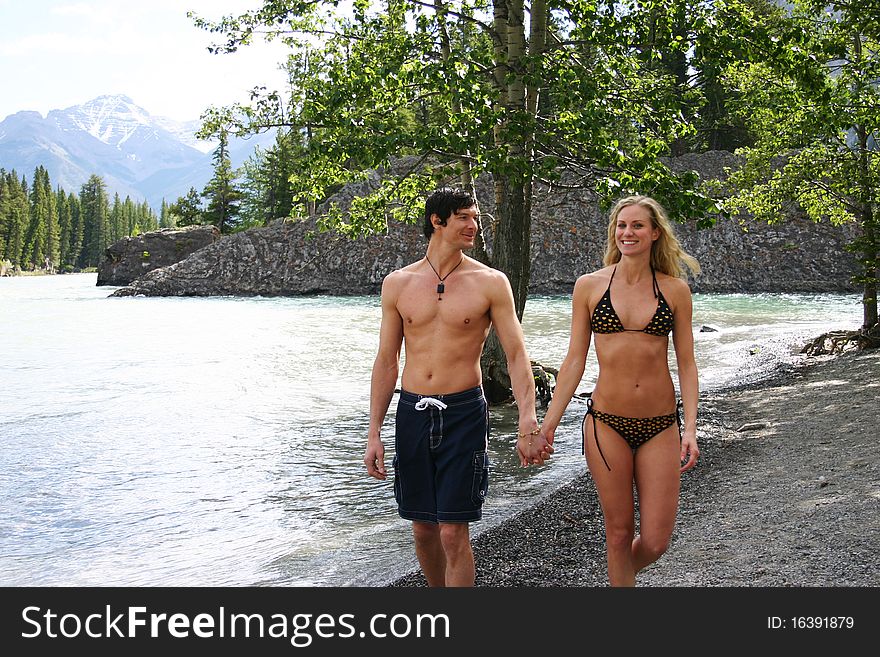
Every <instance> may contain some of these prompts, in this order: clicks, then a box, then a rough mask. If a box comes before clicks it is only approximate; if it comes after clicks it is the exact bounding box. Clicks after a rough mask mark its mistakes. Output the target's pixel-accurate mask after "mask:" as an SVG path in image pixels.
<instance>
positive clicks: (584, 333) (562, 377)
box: [541, 274, 593, 444]
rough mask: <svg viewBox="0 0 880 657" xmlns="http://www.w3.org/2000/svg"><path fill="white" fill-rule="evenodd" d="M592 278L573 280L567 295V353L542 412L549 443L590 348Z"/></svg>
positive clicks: (575, 388)
mask: <svg viewBox="0 0 880 657" xmlns="http://www.w3.org/2000/svg"><path fill="white" fill-rule="evenodd" d="M592 285H593V278H592V276H591V275H589V274H586V275H584V276H581V277H580V278H578V279H577V281H576V282H575V284H574V292H573V293H572V295H571V335H570V337H569V340H568V353H567V354H566V355H565V360H563V361H562V366H561V367H560V368H559V374H558V375H557V377H556V389H555V390H554V391H553V399H552V400H551V401H550V406H548V408H547V412H546V413H545V415H544V422H543V424H542V425H541V433H542V435H543V436H544V438H545V439H546V440H547V442H548V443H550V444H553V435H554V434H555V433H556V428H557V427H558V426H559V422H560V421H561V420H562V414H563V413H565V409H566V408H567V407H568V403H569V402H570V401H571V398H572V396H573V395H574V392H575V390H577V387H578V385H579V384H580V382H581V377H583V375H584V367H585V366H586V361H587V352H588V351H589V349H590V339H591V337H592V329H591V327H590V308H589V303H588V301H589V298H590V290H591V289H592Z"/></svg>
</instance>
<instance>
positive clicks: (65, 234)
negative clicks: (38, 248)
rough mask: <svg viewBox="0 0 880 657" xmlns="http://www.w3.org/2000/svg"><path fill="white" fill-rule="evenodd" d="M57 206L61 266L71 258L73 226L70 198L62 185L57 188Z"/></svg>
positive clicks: (59, 261) (59, 260)
mask: <svg viewBox="0 0 880 657" xmlns="http://www.w3.org/2000/svg"><path fill="white" fill-rule="evenodd" d="M55 206H56V207H57V208H58V258H59V259H58V263H59V265H60V266H61V267H63V266H64V265H66V264H67V263H68V262H69V260H70V230H71V228H72V225H71V219H72V216H71V214H70V200H69V199H68V197H67V192H65V191H64V190H63V189H62V188H61V187H58V188H57V189H56V190H55Z"/></svg>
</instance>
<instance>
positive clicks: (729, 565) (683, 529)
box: [388, 350, 880, 587]
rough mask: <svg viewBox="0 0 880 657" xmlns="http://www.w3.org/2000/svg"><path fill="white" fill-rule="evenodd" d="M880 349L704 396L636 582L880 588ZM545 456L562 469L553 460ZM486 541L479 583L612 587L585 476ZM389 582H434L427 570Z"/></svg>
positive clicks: (483, 537)
mask: <svg viewBox="0 0 880 657" xmlns="http://www.w3.org/2000/svg"><path fill="white" fill-rule="evenodd" d="M878 436H880V350H871V351H863V352H850V353H846V354H843V355H841V356H837V357H834V358H826V359H809V360H807V361H806V362H804V363H802V364H799V365H797V366H794V367H790V368H787V369H785V370H784V371H780V372H777V373H776V374H775V375H773V376H772V377H771V378H769V379H766V380H764V381H761V382H758V383H754V384H749V385H746V386H742V387H738V388H731V389H726V390H722V391H713V392H711V393H704V394H702V395H701V396H700V415H699V418H698V429H697V438H698V442H699V444H700V449H701V457H700V462H699V463H698V465H697V467H696V468H695V469H694V470H692V471H690V472H688V473H686V474H685V475H684V476H683V479H682V488H681V503H680V508H679V515H678V520H677V524H676V529H675V532H674V534H673V537H672V541H671V544H670V547H669V550H668V551H667V553H666V554H665V555H664V556H663V557H662V558H661V559H660V560H659V561H658V562H657V563H655V564H652V565H651V566H649V567H648V568H646V569H645V570H644V571H642V572H641V573H639V575H638V577H637V581H636V584H637V586H650V587H669V586H698V587H721V586H735V587H759V586H763V587H767V586H770V587H783V586H795V587H797V586H803V587H832V586H851V587H853V586H856V587H871V586H878V585H880V570H878V568H877V567H876V559H877V555H878V554H880V441H878ZM543 467H552V462H551V463H550V464H548V465H546V466H543ZM584 471H585V474H583V475H580V476H578V477H577V478H575V479H574V480H573V481H570V482H567V483H565V484H564V485H562V486H560V487H559V488H558V489H557V490H555V491H554V492H552V493H550V494H549V495H546V496H545V497H543V498H541V499H540V500H539V501H538V502H537V503H536V504H535V505H534V506H533V507H531V508H528V509H525V510H523V511H522V512H520V513H519V514H517V515H515V516H513V517H511V518H509V519H508V520H506V521H504V522H502V523H501V524H499V525H496V526H494V527H492V528H490V529H488V530H486V531H485V532H483V533H481V534H478V535H477V536H475V537H474V539H473V548H474V556H475V559H476V565H477V575H476V585H477V586H480V587H592V586H607V584H608V580H607V576H606V572H605V537H604V528H603V522H602V514H601V511H600V509H599V504H598V499H597V497H596V492H595V487H594V486H593V482H592V480H591V479H590V476H589V474H588V473H586V466H585V467H584ZM388 586H395V587H414V586H425V580H424V577H423V576H422V575H421V573H420V572H412V573H408V574H406V575H404V576H402V577H400V578H399V579H397V580H395V581H393V582H390V583H389V584H388Z"/></svg>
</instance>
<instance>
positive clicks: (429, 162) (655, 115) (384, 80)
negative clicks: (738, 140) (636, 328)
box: [196, 0, 713, 388]
mask: <svg viewBox="0 0 880 657" xmlns="http://www.w3.org/2000/svg"><path fill="white" fill-rule="evenodd" d="M336 4H337V3H335V2H333V1H332V0H317V1H316V2H310V3H301V2H297V1H295V0H285V1H277V0H273V1H269V0H266V1H265V2H263V5H262V7H261V8H260V9H258V10H254V11H252V12H248V13H245V14H242V15H240V16H229V17H226V18H224V19H223V20H221V21H219V22H216V23H210V22H207V21H204V20H201V19H198V18H197V19H196V23H197V24H198V25H201V26H202V27H204V28H206V29H208V30H211V31H213V32H214V33H217V34H221V35H222V36H223V38H224V43H223V45H222V46H218V47H217V48H216V50H217V51H218V52H225V51H232V50H235V49H236V48H238V47H239V46H241V45H245V44H247V43H248V42H250V41H251V40H252V39H253V38H254V35H255V34H257V33H265V34H267V36H268V37H270V38H282V39H284V40H285V41H286V42H287V43H288V45H289V46H290V47H291V51H292V58H293V59H294V60H295V61H297V62H299V63H300V64H299V65H298V66H296V67H294V70H292V71H291V69H288V70H289V72H290V73H291V77H292V84H291V87H292V89H294V91H293V92H292V93H291V97H290V99H289V102H287V103H286V102H285V100H286V99H284V98H282V97H280V96H279V94H278V93H268V94H261V93H260V92H259V90H255V93H254V103H252V104H251V105H249V106H236V107H232V108H226V109H223V110H217V109H214V110H211V111H210V112H208V113H207V114H206V116H205V119H206V122H205V131H206V132H208V133H210V132H212V130H213V131H217V130H221V129H226V128H227V126H230V125H231V126H233V129H236V130H239V131H242V132H247V131H253V130H258V129H263V128H265V127H269V126H283V127H287V128H290V129H292V130H297V131H300V133H301V134H302V133H305V134H307V141H306V154H305V157H304V158H303V161H302V166H300V167H298V169H297V170H296V171H294V172H293V173H292V174H291V184H292V187H293V190H294V192H295V194H296V200H297V202H300V203H306V202H312V203H317V202H320V201H322V200H324V199H326V198H327V197H328V196H329V194H330V193H332V191H333V190H334V189H337V188H338V187H339V186H340V185H342V184H344V183H346V182H349V181H353V180H360V179H363V177H364V175H365V173H364V171H365V170H366V169H382V170H384V171H385V172H386V175H385V177H384V178H383V180H382V182H381V183H380V184H379V185H378V187H377V188H376V189H375V191H374V192H373V193H372V194H370V195H369V196H365V197H359V198H356V199H355V200H354V201H353V203H352V205H351V207H350V208H347V209H345V210H344V211H343V209H341V208H338V207H333V206H331V207H330V208H329V210H328V212H327V213H326V214H325V215H323V216H321V217H319V218H318V220H319V226H320V227H322V228H328V229H330V228H332V229H334V230H337V231H339V232H341V233H343V234H347V235H352V236H354V235H360V234H363V233H365V232H371V231H376V230H383V229H384V228H385V227H386V225H387V221H388V220H389V219H390V218H395V219H401V220H413V219H416V218H417V216H418V212H419V207H420V206H421V204H422V199H423V198H424V193H425V191H426V190H428V189H430V188H431V187H434V186H436V185H437V184H438V183H446V182H449V181H450V180H452V179H456V178H457V179H458V180H459V181H460V184H461V185H463V186H465V187H469V188H471V189H473V187H474V180H475V178H476V177H477V176H480V175H483V174H491V176H492V180H493V185H494V189H493V192H494V198H495V214H494V216H493V217H491V221H490V222H489V225H486V226H484V229H486V230H489V229H491V232H492V237H493V239H492V249H491V252H487V251H486V250H485V248H484V245H485V244H486V243H488V242H487V241H486V240H482V241H481V242H480V243H479V244H478V247H477V249H476V253H475V255H476V256H477V257H478V258H480V259H481V260H483V261H485V262H489V263H491V264H492V265H493V266H495V267H497V268H498V269H500V270H502V271H503V272H504V273H505V274H507V276H508V278H509V280H510V282H511V285H512V288H513V291H514V298H515V302H516V309H517V313H518V315H519V316H520V317H522V313H523V310H524V307H525V301H526V297H527V291H528V284H529V276H530V271H529V263H530V259H529V245H530V238H529V236H530V232H531V221H532V219H531V208H532V197H533V185H534V183H535V182H538V181H540V182H544V183H546V184H549V185H554V186H556V187H567V186H578V187H585V188H589V189H593V190H596V192H597V193H598V195H599V196H600V197H602V198H604V199H606V200H610V199H612V198H614V197H617V196H620V195H622V194H625V193H630V192H637V191H638V192H645V193H650V194H652V195H654V196H656V197H658V198H659V199H660V200H661V201H663V202H664V203H665V204H666V205H667V206H668V207H669V208H670V210H671V212H672V214H673V215H674V216H676V217H678V218H684V217H692V216H696V217H699V218H700V219H702V220H703V221H704V222H705V223H709V222H710V219H709V214H708V213H709V212H710V211H711V210H712V209H713V205H712V203H711V201H709V200H708V199H707V198H706V197H705V196H703V195H702V194H701V193H699V192H697V191H695V190H694V186H695V183H696V176H695V175H693V174H688V173H685V174H681V175H677V174H675V173H673V172H672V171H671V170H670V169H669V168H668V167H667V166H666V165H665V164H664V162H663V160H662V157H663V156H665V155H669V154H671V153H672V152H673V145H674V144H676V143H677V142H678V141H679V140H681V139H683V138H685V137H687V136H689V135H691V134H693V127H692V126H691V125H690V124H689V122H688V121H687V119H686V116H685V115H683V113H682V101H681V97H680V94H678V93H676V90H677V87H676V85H677V84H680V82H681V81H680V80H678V79H676V77H675V75H674V74H673V73H672V72H671V71H672V69H670V67H657V66H652V65H649V64H650V62H647V61H646V60H645V57H644V52H645V48H644V46H645V44H644V40H643V37H644V30H643V28H642V24H641V23H640V21H638V20H636V18H635V17H636V16H637V15H643V13H644V12H646V11H649V10H654V11H656V12H659V11H660V9H661V8H662V7H664V6H665V4H666V3H661V2H656V1H653V0H644V1H636V0H633V1H632V2H629V1H627V2H614V1H610V0H608V1H604V0H600V1H599V2H596V1H594V0H574V1H567V2H559V1H549V0H533V2H531V3H530V5H529V14H528V15H529V19H528V21H527V20H526V6H525V3H524V2H523V1H522V0H495V1H494V2H491V3H483V2H472V1H469V0H465V1H463V2H460V3H455V4H450V3H448V2H445V1H444V0H432V1H431V2H424V1H419V0H386V1H384V2H381V3H380V2H371V1H370V0H357V1H356V2H355V3H354V6H353V8H352V10H351V14H350V15H349V14H346V13H345V12H337V11H335V7H336ZM673 4H676V3H673ZM679 4H680V3H679ZM312 35H318V36H320V37H321V45H319V46H316V45H315V40H314V39H311V40H310V39H309V38H308V37H310V36H312ZM676 36H678V34H677V33H674V32H671V31H667V32H658V33H657V35H656V38H655V41H654V44H655V45H657V46H663V47H664V48H665V49H666V50H669V51H670V52H672V51H673V46H672V45H671V42H670V43H663V44H661V43H660V40H661V39H665V40H667V41H668V40H670V39H673V40H674V39H675V37H676ZM686 50H687V49H686V48H685V47H678V51H677V52H679V53H684V52H686ZM680 69H681V66H680V65H678V68H676V69H675V70H676V71H678V70H680ZM402 155H411V156H412V158H411V163H410V164H409V165H408V166H405V167H404V168H403V170H402V171H399V167H398V169H397V170H395V171H399V172H398V173H395V174H393V175H392V174H390V173H389V172H391V171H392V170H393V167H392V166H391V165H392V163H393V161H394V160H395V159H396V158H399V157H400V156H402ZM563 174H565V177H564V182H563V178H562V176H563ZM484 370H485V371H486V372H487V378H489V379H491V380H497V381H498V382H499V384H500V385H501V387H502V388H506V387H508V386H507V384H508V383H509V381H508V380H507V379H506V371H505V370H506V367H505V365H504V363H503V355H502V352H501V350H500V348H499V346H498V344H497V341H495V340H494V337H493V336H490V339H489V342H488V343H487V349H486V359H485V360H484Z"/></svg>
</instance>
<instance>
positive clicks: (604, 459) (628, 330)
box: [542, 196, 700, 586]
mask: <svg viewBox="0 0 880 657" xmlns="http://www.w3.org/2000/svg"><path fill="white" fill-rule="evenodd" d="M604 263H605V267H604V268H602V269H600V270H598V271H595V272H593V273H591V274H585V275H583V276H581V277H580V278H578V280H577V282H576V283H575V286H574V293H573V295H572V317H571V338H570V340H569V345H568V354H567V355H566V357H565V360H564V361H563V363H562V366H561V367H560V369H559V375H558V377H557V384H556V390H555V392H554V395H553V400H552V401H551V403H550V406H549V407H548V409H547V413H546V415H545V417H544V423H543V426H542V435H543V437H544V438H545V439H546V440H547V441H548V442H549V443H551V444H552V441H553V437H554V433H555V431H556V428H557V427H558V426H559V422H560V420H561V418H562V414H563V412H564V411H565V408H566V407H567V406H568V403H569V402H570V401H571V397H572V395H573V394H574V392H575V390H576V389H577V386H578V384H579V383H580V381H581V377H582V376H583V374H584V366H585V362H586V358H587V352H588V350H589V347H590V341H591V340H592V339H594V340H595V344H596V347H595V348H596V358H597V360H598V363H599V375H598V378H597V380H596V385H595V388H594V389H593V392H592V394H591V396H590V399H589V400H588V411H587V414H586V416H585V417H584V422H583V426H582V431H583V434H582V437H583V447H584V451H585V453H586V459H587V466H588V467H589V469H590V473H591V475H592V477H593V480H594V482H595V484H596V489H597V491H598V493H599V500H600V503H601V505H602V513H603V515H604V518H605V535H606V552H607V558H608V579H609V583H610V584H611V585H612V586H634V585H635V578H636V574H637V573H638V572H639V571H640V570H641V569H642V568H644V567H645V566H647V565H649V564H651V563H653V562H654V561H656V560H657V559H658V558H660V556H661V555H662V554H663V553H664V552H665V551H666V548H667V546H668V544H669V539H670V537H671V536H672V530H673V527H674V526H675V517H676V513H677V511H678V497H679V483H680V475H681V473H682V472H684V471H685V470H689V469H690V468H692V467H694V465H695V464H696V462H697V458H698V457H699V454H700V450H699V448H698V447H697V436H696V420H697V397H698V394H699V383H698V379H697V366H696V361H695V358H694V340H693V332H692V328H691V315H692V299H691V291H690V288H689V287H688V284H687V282H686V280H684V279H683V278H682V277H683V275H684V273H685V270H684V267H687V268H688V269H690V270H691V271H692V272H694V273H698V272H699V270H700V268H699V265H698V264H697V261H696V260H694V258H692V257H691V256H690V255H688V254H687V253H685V251H684V250H683V249H682V248H681V245H680V244H679V242H678V240H677V239H676V237H675V233H674V231H673V229H672V224H671V223H670V221H669V218H668V217H667V216H666V213H665V211H664V210H663V208H662V207H661V206H660V204H659V203H657V201H655V200H654V199H652V198H650V197H647V196H630V197H627V198H624V199H621V200H620V201H618V202H617V204H616V205H615V206H614V208H613V209H612V210H611V214H610V220H609V223H608V242H607V245H606V249H605V258H604ZM670 333H671V334H672V343H673V346H674V348H675V357H676V361H677V367H678V380H679V389H680V392H681V400H682V401H681V404H682V406H683V409H684V421H683V423H681V422H680V416H679V414H678V409H677V404H676V396H675V387H674V385H673V382H672V376H671V374H670V371H669V365H668V361H667V350H668V345H669V334H670ZM594 336H595V337H594ZM682 463H683V465H682ZM634 483H635V489H636V490H637V492H638V504H639V533H638V534H636V533H635V497H634V495H633V484H634Z"/></svg>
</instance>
